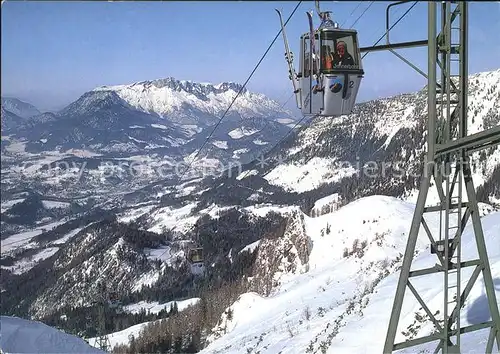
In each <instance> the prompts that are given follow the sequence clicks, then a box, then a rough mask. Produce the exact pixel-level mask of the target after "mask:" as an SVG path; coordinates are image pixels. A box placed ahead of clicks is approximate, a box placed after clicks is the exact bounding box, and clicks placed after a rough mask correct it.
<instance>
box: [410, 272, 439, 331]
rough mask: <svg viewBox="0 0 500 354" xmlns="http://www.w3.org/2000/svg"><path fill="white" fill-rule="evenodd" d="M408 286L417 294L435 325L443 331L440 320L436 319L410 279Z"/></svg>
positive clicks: (418, 299) (416, 296)
mask: <svg viewBox="0 0 500 354" xmlns="http://www.w3.org/2000/svg"><path fill="white" fill-rule="evenodd" d="M408 288H410V290H411V292H412V293H413V295H414V296H415V298H416V299H417V301H418V302H419V303H420V305H421V306H422V308H423V309H424V311H425V313H427V316H429V318H430V320H431V321H432V323H434V325H435V326H436V328H437V329H438V331H439V333H442V332H443V328H442V327H441V326H440V325H439V322H438V321H437V320H436V317H434V315H433V314H432V312H431V310H429V307H427V304H426V303H425V301H424V300H423V299H422V297H421V296H420V295H419V293H418V291H417V290H416V289H415V288H414V287H413V285H412V283H410V281H408Z"/></svg>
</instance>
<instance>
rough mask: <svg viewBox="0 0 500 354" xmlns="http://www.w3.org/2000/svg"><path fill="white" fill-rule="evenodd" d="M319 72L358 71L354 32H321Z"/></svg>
mask: <svg viewBox="0 0 500 354" xmlns="http://www.w3.org/2000/svg"><path fill="white" fill-rule="evenodd" d="M320 48H321V52H320V55H321V72H323V73H333V72H335V71H339V70H341V71H350V70H360V69H361V68H360V65H359V61H360V58H359V49H358V43H357V38H356V32H346V31H341V30H340V31H339V30H324V31H322V32H321V40H320Z"/></svg>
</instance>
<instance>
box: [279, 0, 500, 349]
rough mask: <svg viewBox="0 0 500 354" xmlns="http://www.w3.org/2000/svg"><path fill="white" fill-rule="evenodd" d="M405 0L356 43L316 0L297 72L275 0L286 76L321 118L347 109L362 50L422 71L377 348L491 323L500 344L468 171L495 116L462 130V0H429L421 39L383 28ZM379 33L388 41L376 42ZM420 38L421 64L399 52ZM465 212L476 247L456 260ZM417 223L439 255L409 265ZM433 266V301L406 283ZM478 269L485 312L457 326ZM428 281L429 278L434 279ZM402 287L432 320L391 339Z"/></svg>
mask: <svg viewBox="0 0 500 354" xmlns="http://www.w3.org/2000/svg"><path fill="white" fill-rule="evenodd" d="M409 2H411V1H397V2H392V3H391V4H390V5H389V6H388V7H387V10H386V32H385V34H384V35H383V36H382V37H381V38H380V39H379V41H377V43H375V45H373V46H371V47H365V48H359V46H358V40H357V32H356V30H354V29H342V28H339V26H338V24H337V23H335V22H334V21H332V20H331V19H330V13H329V12H322V11H321V10H320V8H319V1H316V12H317V14H318V16H319V18H320V20H321V24H320V26H319V27H318V28H317V29H316V30H315V29H314V28H313V21H312V13H307V15H308V20H309V31H308V32H307V33H304V34H303V35H302V36H301V37H300V56H299V72H298V73H296V72H295V69H294V66H293V55H292V53H291V51H290V49H289V45H288V41H287V37H286V33H285V26H284V25H283V20H282V16H281V13H280V11H279V10H276V11H277V12H278V14H279V17H280V22H281V28H282V34H283V40H284V44H285V59H286V61H287V64H288V71H289V78H290V80H291V81H292V83H293V90H294V91H293V92H294V93H295V97H296V102H297V107H298V108H299V109H300V110H301V111H302V114H304V116H322V117H324V119H328V118H327V117H335V116H339V115H344V114H349V113H351V111H352V109H353V107H354V104H355V101H356V96H357V93H358V90H359V86H360V84H361V79H362V78H363V75H364V72H363V69H362V63H361V60H362V59H363V58H364V57H365V56H366V55H367V54H368V53H370V52H376V51H383V50H388V51H390V52H391V53H393V54H394V55H395V56H397V57H398V58H399V59H401V60H402V61H403V62H405V63H406V64H408V65H409V66H410V67H412V68H413V69H414V70H415V71H417V72H418V73H419V74H420V75H423V76H424V77H425V78H426V79H427V102H428V116H427V136H426V138H427V141H426V147H427V151H426V157H425V160H424V163H423V165H424V166H423V168H422V173H423V174H422V177H421V181H420V188H419V195H418V199H417V204H416V207H415V212H414V215H413V220H412V224H411V227H410V232H409V236H408V241H407V245H406V250H405V255H404V258H403V264H402V267H401V271H400V276H399V282H398V285H397V288H396V294H395V298H394V303H393V307H392V311H391V314H390V320H389V326H388V330H387V335H386V339H385V344H384V351H383V352H384V353H392V352H393V351H396V350H400V349H404V348H409V347H414V346H418V345H421V344H425V343H430V342H436V343H437V345H436V349H435V353H438V352H440V351H441V352H442V353H460V341H461V335H462V334H466V333H469V332H474V331H477V330H486V331H488V332H489V334H488V340H487V343H486V348H478V350H480V351H483V350H485V351H484V352H486V353H491V352H492V349H493V345H494V342H495V341H496V343H497V347H498V349H499V350H500V315H499V310H498V300H497V299H496V296H495V289H494V286H493V279H492V275H491V269H490V265H489V261H488V253H487V250H486V243H485V240H484V233H483V229H482V225H481V219H480V214H479V209H478V203H477V196H476V189H475V188H474V184H473V181H472V172H471V164H470V154H471V153H472V152H477V151H480V150H484V149H488V148H491V147H494V146H496V145H498V144H500V126H498V125H497V126H496V127H493V128H489V129H486V130H484V131H482V132H479V133H475V134H468V132H467V128H468V122H469V118H468V6H469V4H468V2H466V1H440V2H434V1H428V2H427V6H428V11H427V12H428V14H427V16H428V39H426V40H420V41H409V42H400V43H390V41H389V33H390V31H391V30H392V29H393V28H394V27H395V25H396V24H397V23H398V22H399V21H400V20H401V19H402V18H403V17H404V16H405V15H406V14H407V13H408V12H409V11H410V10H411V9H412V8H413V7H414V6H415V5H416V3H417V2H414V4H413V5H412V6H411V7H410V8H409V9H408V10H407V11H406V13H405V14H404V15H403V16H401V17H400V18H399V19H398V20H397V21H396V22H395V23H394V24H392V25H391V26H389V24H390V16H389V15H390V10H391V8H393V7H394V6H400V5H404V4H407V3H409ZM438 9H439V11H438ZM438 13H439V15H440V16H439V19H438ZM438 27H439V32H438ZM383 38H385V39H386V43H385V44H382V45H377V44H378V42H380V41H381V40H382V39H383ZM318 44H319V45H318ZM423 46H427V48H428V70H427V74H426V73H424V71H423V70H421V69H419V68H418V67H417V66H416V65H414V64H413V63H411V62H410V61H409V60H408V59H406V58H404V57H403V56H402V55H401V54H399V53H397V52H396V49H403V48H413V47H423ZM318 49H319V50H318ZM363 52H364V53H365V54H364V55H363V57H361V56H360V53H363ZM348 53H349V55H347V54H348ZM432 180H433V181H432ZM432 182H433V183H432ZM431 186H433V187H435V188H436V189H437V194H438V196H439V202H438V204H437V205H428V203H427V195H428V192H429V189H430V187H431ZM426 213H438V214H439V220H440V227H439V230H437V231H435V232H433V231H432V230H431V229H430V228H429V227H428V225H427V223H426V220H425V217H424V215H425V214H426ZM469 220H471V221H472V229H473V232H474V236H475V241H476V246H477V254H478V257H477V258H476V259H470V260H463V259H462V257H461V247H462V244H461V238H462V234H463V231H464V229H465V226H466V225H467V223H468V221H469ZM421 230H423V232H422V233H425V234H426V235H427V237H428V240H429V244H430V252H431V253H432V254H434V255H435V256H436V264H435V265H434V266H432V267H429V268H425V269H418V270H413V269H411V265H412V261H413V256H414V254H415V246H416V242H417V238H418V235H419V233H420V231H421ZM467 271H468V272H467ZM432 274H440V275H441V276H442V283H441V284H439V283H436V286H442V289H443V296H442V306H441V307H440V308H439V309H437V310H436V309H434V311H432V310H431V309H430V308H429V306H428V304H427V303H426V302H425V301H424V300H423V298H422V296H421V295H420V294H419V291H418V290H417V289H416V288H415V286H414V285H413V284H414V280H413V279H414V278H417V277H419V278H420V277H425V276H426V275H432ZM466 274H468V276H467V277H465V275H466ZM481 274H482V276H483V282H484V287H485V290H486V297H487V303H488V309H489V315H490V319H489V320H488V321H484V322H482V323H476V324H472V325H467V326H464V325H463V324H462V323H461V309H462V308H463V306H464V304H465V302H466V300H467V297H468V295H469V293H470V292H471V290H472V288H473V286H474V284H475V283H476V282H477V280H478V277H479V275H481ZM462 279H463V280H464V283H465V286H463V285H464V284H462V283H463V282H462ZM430 281H431V282H434V283H435V282H436V279H435V278H433V279H432V280H430ZM462 286H463V288H462ZM407 289H409V290H410V292H411V293H412V295H413V296H412V298H410V297H408V298H409V300H411V301H415V300H416V301H417V302H418V304H419V305H420V309H421V311H423V312H424V318H426V320H427V321H428V322H429V323H430V324H432V325H433V327H434V328H433V330H431V332H430V334H428V335H425V336H421V337H417V338H411V339H406V340H402V341H400V342H398V341H396V339H397V334H398V330H399V333H401V331H403V330H404V329H405V328H399V327H398V324H399V320H400V316H401V310H402V306H403V300H404V297H405V293H406V290H407Z"/></svg>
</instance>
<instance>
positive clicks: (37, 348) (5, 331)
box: [0, 316, 104, 354]
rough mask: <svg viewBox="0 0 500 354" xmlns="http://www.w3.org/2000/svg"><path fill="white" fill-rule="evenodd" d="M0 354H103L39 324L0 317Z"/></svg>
mask: <svg viewBox="0 0 500 354" xmlns="http://www.w3.org/2000/svg"><path fill="white" fill-rule="evenodd" d="M0 334H1V335H0V349H1V352H2V353H95V354H98V353H104V352H103V351H101V350H99V349H96V348H94V347H91V346H90V345H88V344H87V343H85V341H84V340H83V339H81V338H79V337H76V336H73V335H70V334H67V333H64V332H61V331H59V330H57V329H55V328H52V327H49V326H47V325H45V324H43V323H41V322H37V321H30V320H25V319H22V318H18V317H10V316H0Z"/></svg>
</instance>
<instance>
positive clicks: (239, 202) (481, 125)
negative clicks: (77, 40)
mask: <svg viewBox="0 0 500 354" xmlns="http://www.w3.org/2000/svg"><path fill="white" fill-rule="evenodd" d="M214 88H216V87H215V86H214ZM469 89H470V92H469V116H468V117H469V121H468V130H469V132H470V133H475V132H478V131H481V130H483V129H485V128H488V127H493V126H498V125H499V124H500V111H499V110H500V69H499V70H495V71H491V72H484V73H478V74H474V75H471V76H470V77H469ZM151 90H154V88H151ZM169 90H170V89H169ZM178 90H181V91H175V90H174V91H175V92H182V93H184V92H185V91H184V89H181V88H180V87H179V88H178ZM119 91H120V90H103V89H98V90H94V91H90V92H88V93H86V94H85V95H84V96H82V97H81V98H80V99H79V100H77V101H76V102H74V103H73V104H72V105H70V106H68V107H67V108H66V109H65V110H63V111H61V112H64V114H63V113H61V112H59V113H57V114H54V115H53V116H50V115H44V116H43V119H41V120H40V117H41V116H40V115H39V116H36V117H33V118H31V120H30V122H31V123H32V124H33V127H37V129H38V131H39V134H45V135H44V138H43V139H44V140H43V141H44V143H46V144H48V142H49V139H55V141H56V142H55V143H50V144H53V145H51V148H50V149H48V150H46V151H43V152H35V153H34V152H33V150H31V151H30V150H29V147H30V144H34V142H35V141H37V140H36V139H37V136H36V133H33V134H34V135H32V136H30V138H29V139H28V135H26V136H25V137H24V139H26V140H24V141H23V140H21V139H20V136H16V135H14V134H12V135H9V136H8V137H6V138H5V142H6V146H5V147H4V146H3V145H2V148H3V149H4V151H5V153H4V154H3V156H2V220H1V221H2V226H1V227H2V229H1V231H2V257H1V268H2V272H1V282H0V291H1V292H2V311H3V313H4V314H8V315H16V316H23V317H30V318H34V319H39V320H43V321H44V323H46V324H48V325H51V326H54V327H57V328H63V329H64V330H65V331H68V332H70V333H73V334H78V335H80V336H82V337H85V338H94V339H95V337H96V336H98V333H97V332H96V331H97V330H96V325H95V323H97V322H98V319H99V310H100V308H99V307H98V306H96V305H95V301H96V299H97V297H98V296H97V295H98V294H99V291H100V287H99V286H98V284H102V283H104V284H107V285H108V286H109V287H110V288H111V289H114V290H115V291H117V292H118V295H117V297H118V300H119V302H114V303H112V304H108V305H109V306H108V305H105V306H103V307H104V311H105V313H106V323H105V330H106V332H107V333H112V334H111V337H112V338H113V344H114V345H118V346H119V348H117V349H116V350H117V352H120V353H137V352H162V353H168V354H173V353H178V352H198V351H203V352H205V353H213V354H215V353H241V352H247V353H258V352H260V353H269V354H271V353H279V352H280V351H283V352H284V351H285V350H289V351H292V352H299V353H331V352H336V351H340V352H349V353H351V352H354V353H361V352H365V351H366V349H367V348H368V349H370V350H371V349H373V350H375V351H377V350H379V349H380V348H381V346H382V344H383V343H382V340H383V337H384V333H385V330H386V328H387V322H388V320H389V311H390V306H391V304H392V300H393V295H394V291H395V289H394V288H395V284H396V282H397V278H398V271H399V268H400V266H401V257H402V255H403V253H404V249H405V244H406V240H407V235H408V230H409V227H410V223H411V219H412V215H413V211H414V207H415V196H416V193H417V192H418V172H419V171H420V169H421V161H422V156H423V152H424V149H425V137H426V134H427V132H426V125H425V122H426V116H427V101H426V91H425V89H423V90H421V91H418V92H415V93H408V94H401V95H396V96H394V97H388V98H382V99H377V100H372V101H369V102H362V103H359V104H357V105H356V108H355V110H354V112H353V113H352V114H350V115H347V116H341V117H337V118H333V119H327V118H316V119H314V120H312V121H311V122H309V123H308V124H307V125H306V126H303V127H301V128H300V129H299V130H298V131H296V132H295V133H293V134H290V135H289V136H288V138H287V139H284V141H283V142H281V143H280V144H279V145H278V146H277V147H276V148H275V149H272V150H270V151H268V152H267V153H266V154H265V156H264V157H265V159H258V160H254V161H252V162H249V163H245V164H243V165H242V166H239V167H238V168H234V169H233V170H231V171H225V172H224V173H223V174H222V175H218V174H214V175H210V176H206V177H205V178H199V177H197V178H192V179H189V178H186V179H185V180H183V181H178V180H176V179H175V176H174V175H173V174H170V175H166V176H164V177H163V178H161V179H154V178H150V179H148V178H146V177H142V176H132V177H130V178H127V177H126V176H116V175H110V174H109V171H103V170H102V166H101V164H100V163H101V162H112V163H113V162H116V161H120V162H124V163H125V164H131V163H132V162H133V161H141V160H144V161H146V162H147V164H145V165H144V166H147V167H148V168H153V167H155V166H157V165H161V164H162V163H166V162H176V161H178V160H183V161H189V160H190V159H192V156H193V154H194V149H196V148H198V147H199V146H200V144H201V143H202V142H203V141H205V140H206V136H207V131H210V130H207V129H206V126H202V123H201V122H198V121H197V123H196V125H195V124H191V125H188V126H183V128H184V130H182V131H181V130H178V128H179V127H180V126H179V124H178V123H177V122H175V121H174V120H170V119H169V116H168V114H160V113H158V112H156V111H155V112H152V111H151V109H149V108H147V107H143V106H139V105H138V104H137V103H134V102H131V101H128V100H127V99H126V97H125V96H122V95H121V94H120V92H119ZM210 95H212V94H211V93H208V94H207V97H208V96H210ZM193 96H194V94H193ZM191 99H192V100H193V101H195V99H194V98H191ZM196 99H197V98H196ZM113 112H120V114H118V115H115V114H113ZM72 117H73V118H72ZM75 117H76V118H75ZM120 117H121V118H122V119H123V124H122V123H121V121H120ZM98 118H99V119H98ZM72 119H75V121H74V122H73V123H71V124H70V122H71V120H72ZM100 119H102V121H100ZM58 120H60V121H59V126H60V127H61V129H63V130H64V132H65V133H66V134H73V135H71V137H72V138H71V140H73V139H79V140H77V141H78V143H79V144H85V139H86V138H91V137H92V138H94V139H101V138H102V140H101V143H102V144H103V145H102V146H100V147H95V148H94V149H95V150H99V152H96V151H91V148H93V147H91V146H89V145H85V146H81V147H80V149H79V150H78V156H76V155H77V150H71V149H70V150H65V149H66V148H68V147H69V146H71V141H65V140H64V138H61V136H62V132H60V133H59V134H56V133H55V132H56V128H57V124H55V123H53V122H57V121H58ZM135 120H140V121H141V123H140V124H139V123H133V121H135ZM42 121H43V122H42ZM66 122H67V123H66ZM266 122H267V123H266ZM72 124H73V125H72ZM101 124H102V127H101ZM129 124H137V125H133V126H132V127H133V128H131V125H129ZM160 125H161V128H158V127H159V126H160ZM114 126H119V127H120V129H122V130H118V131H113V132H111V133H104V130H106V129H107V130H112V129H111V127H114ZM75 127H76V128H77V129H78V130H77V131H75V130H74V128H75ZM279 127H286V126H285V125H284V124H283V123H281V122H279V121H276V120H275V119H273V118H272V117H246V118H244V119H243V120H242V121H241V123H240V120H239V118H238V119H235V120H228V121H227V122H226V121H225V122H223V123H222V124H221V125H220V130H219V129H218V130H217V131H216V132H215V133H214V135H213V137H212V139H211V140H210V141H209V142H208V143H207V149H206V151H205V152H204V153H203V154H201V156H200V160H203V159H206V160H209V161H210V159H211V158H213V160H215V159H217V161H222V160H224V159H233V158H234V159H236V157H233V156H236V155H238V156H243V155H244V153H243V149H245V148H249V146H256V147H258V148H262V149H265V148H267V147H270V146H272V145H273V144H272V140H270V139H271V138H272V134H271V133H270V132H268V131H267V130H270V129H274V130H276V131H279V129H280V128H279ZM150 128H151V129H153V128H155V129H162V130H163V131H165V134H167V135H168V134H174V133H175V134H181V137H179V138H178V139H179V140H176V142H177V143H178V145H179V146H175V147H174V146H173V145H171V146H170V147H168V148H164V150H161V149H153V150H148V149H147V148H145V147H140V145H135V143H137V142H136V141H135V143H134V145H133V147H134V149H133V150H130V151H127V150H124V151H125V152H122V153H121V155H120V154H118V153H117V152H110V151H111V150H105V149H107V148H108V147H110V146H112V145H113V144H120V143H122V142H123V141H124V140H123V139H128V140H132V139H130V138H128V137H126V135H128V136H130V137H133V138H135V139H138V140H139V139H140V140H143V141H145V142H146V143H149V142H148V137H149V136H150V135H149V134H151V133H150V130H149V129H150ZM68 129H73V131H71V130H68ZM140 129H143V130H144V133H143V134H144V135H142V136H141V138H138V137H137V135H132V133H131V132H132V131H134V130H140ZM209 129H210V128H209ZM35 130H36V129H35ZM19 132H20V130H19V131H18V134H19ZM81 132H83V133H82V134H83V135H82V136H80V135H79V134H80V133H81ZM98 132H100V133H99V134H100V135H99V134H98ZM50 134H53V135H50ZM90 134H93V136H91V135H90ZM105 134H108V136H106V135H105ZM137 134H138V133H137ZM277 134H280V135H281V134H283V135H284V134H285V132H281V131H280V132H279V133H277ZM167 135H165V136H163V135H160V133H159V134H158V137H156V136H155V135H151V138H150V139H151V140H154V141H156V140H155V139H161V137H162V136H163V137H166V136H167ZM283 135H281V136H283ZM281 136H279V137H276V138H277V139H279V138H281ZM84 137H85V138H84ZM109 138H111V139H112V141H109V140H107V139H109ZM57 139H61V140H57ZM180 139H182V141H181V140H180ZM2 140H4V139H2ZM38 141H39V140H38ZM58 141H59V142H58ZM94 141H95V140H94ZM274 141H277V140H274ZM266 142H267V144H265V143H266ZM63 143H64V144H66V143H67V144H68V145H65V148H64V149H62V148H61V149H59V146H61V144H63ZM137 144H139V143H137ZM250 144H251V145H250ZM174 149H175V151H176V152H175V154H174V152H173V151H174ZM26 150H28V151H26ZM105 151H108V152H105ZM236 151H238V153H236ZM97 154H99V155H97ZM169 154H170V155H169ZM205 154H208V155H205ZM245 154H247V155H248V154H249V153H245ZM61 161H69V162H75V163H76V164H75V165H71V164H70V166H69V167H68V168H67V169H66V170H64V171H63V172H64V173H60V171H59V172H58V173H55V172H54V170H57V168H56V169H52V170H50V171H47V165H51V164H56V163H58V162H61ZM217 161H215V162H217ZM368 161H373V162H375V163H376V164H377V166H378V168H382V167H383V166H385V172H382V171H381V170H379V171H378V173H377V172H376V171H368V173H365V172H366V171H364V170H365V163H367V162H368ZM472 161H473V176H472V178H473V181H474V185H475V186H476V188H477V190H478V199H480V201H481V203H480V216H481V217H482V219H483V225H484V233H485V238H486V243H487V247H488V253H489V257H490V263H491V269H492V274H493V278H494V279H495V282H497V280H498V279H499V278H500V248H498V245H500V243H499V239H498V238H499V237H500V229H499V227H500V222H499V220H500V219H499V217H500V214H499V212H500V148H498V147H495V148H490V149H488V150H485V151H482V152H480V153H474V154H473V155H472ZM83 162H86V163H87V168H86V170H85V171H83V172H82V173H81V174H79V167H80V166H81V164H82V163H83ZM212 162H214V161H212ZM49 172H50V173H49ZM52 172H54V173H53V174H51V173H52ZM56 172H57V171H56ZM218 172H220V171H218ZM229 172H231V173H229ZM409 172H410V173H409ZM414 173H415V174H414ZM432 191H433V193H434V191H435V188H432ZM430 197H431V199H432V197H435V196H434V195H433V194H432V193H430ZM430 202H432V201H430ZM427 216H428V218H427ZM426 221H427V224H428V227H429V228H430V229H431V230H436V229H438V228H439V227H440V221H439V215H437V214H428V215H426ZM421 236H422V237H420V238H419V241H418V244H417V252H416V254H415V261H416V262H419V263H425V264H429V266H432V264H434V263H432V262H433V258H432V257H434V255H432V254H431V253H430V249H429V241H428V238H427V236H426V234H425V230H423V229H422V230H421ZM474 243H475V239H474V237H473V233H472V225H470V221H469V223H468V224H467V227H466V230H465V234H464V237H463V240H462V245H463V248H462V250H463V256H464V257H467V256H469V255H471V254H472V253H473V252H475V244H474ZM194 247H201V248H202V249H203V258H204V259H203V263H204V265H205V270H206V271H205V276H204V277H200V276H197V275H196V274H193V273H194V272H193V271H192V269H191V267H190V266H189V262H188V255H189V251H190V250H192V249H193V248H194ZM438 277H439V275H438ZM427 279H428V278H427ZM467 280H468V279H466V278H464V279H463V281H464V284H462V286H465V283H466V282H467ZM437 281H439V279H437V280H436V282H437ZM415 284H416V285H415V286H419V287H420V288H421V289H424V292H425V295H424V301H426V303H428V304H429V306H430V307H432V308H433V309H434V308H438V306H439V305H440V301H441V300H440V297H442V294H441V290H440V289H436V287H435V282H434V280H433V279H432V281H431V282H428V283H426V282H425V281H416V283H415ZM495 284H496V283H495ZM495 286H496V285H495ZM495 289H496V292H497V293H498V295H497V296H498V298H500V288H499V287H496V288H495ZM483 291H484V290H483V289H482V284H481V282H478V283H477V284H476V286H475V287H474V288H473V289H471V292H470V297H469V298H468V300H467V302H466V303H465V304H464V309H463V312H462V320H463V323H467V324H477V323H481V322H484V321H487V320H488V319H487V317H486V316H487V313H486V312H485V306H484V305H485V297H484V293H483ZM177 303H179V307H177V306H174V304H177ZM180 304H189V306H185V307H184V306H180ZM111 305H113V306H111ZM181 308H182V310H181ZM432 312H433V313H434V311H432ZM402 315H403V317H402V320H401V326H400V329H399V330H398V336H399V339H401V340H405V339H411V338H415V337H418V336H420V335H424V334H428V329H429V326H427V322H426V321H428V320H427V319H426V317H425V313H423V312H422V310H421V309H419V307H418V305H415V306H413V305H411V306H408V307H407V308H405V309H404V310H403V314H402ZM439 315H440V316H442V314H439ZM436 316H437V315H436ZM485 318H486V319H485ZM441 319H442V317H439V316H438V321H441ZM89 324H90V325H89ZM360 328H362V329H363V330H364V332H363V333H365V335H363V336H360ZM487 337H488V333H482V332H477V333H474V335H473V336H472V337H466V336H464V337H463V342H462V349H463V352H464V353H466V352H471V353H472V352H473V351H474V350H477V351H480V350H483V346H482V345H483V344H484V342H485V341H486V340H487ZM427 349H429V348H428V347H426V346H424V347H423V348H422V350H427Z"/></svg>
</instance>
